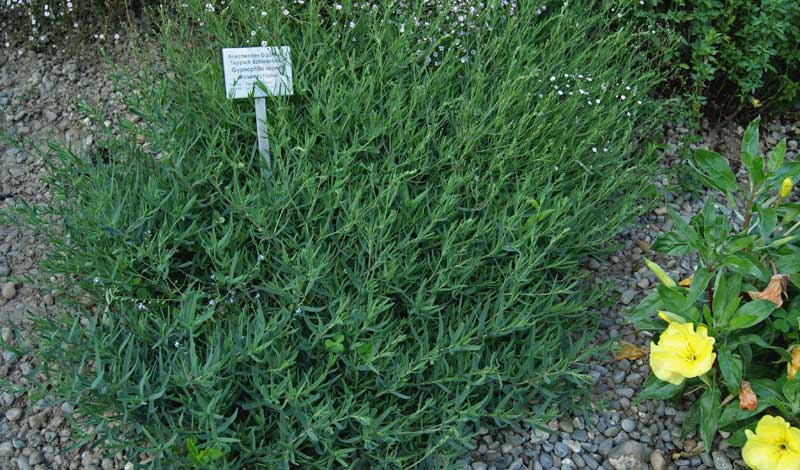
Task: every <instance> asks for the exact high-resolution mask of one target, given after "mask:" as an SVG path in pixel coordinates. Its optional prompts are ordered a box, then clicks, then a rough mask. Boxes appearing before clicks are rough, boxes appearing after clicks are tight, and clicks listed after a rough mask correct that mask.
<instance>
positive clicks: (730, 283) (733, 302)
mask: <svg viewBox="0 0 800 470" xmlns="http://www.w3.org/2000/svg"><path fill="white" fill-rule="evenodd" d="M759 122H760V121H759V120H758V119H756V120H755V121H753V122H752V123H751V124H750V125H749V126H748V128H747V130H746V131H745V133H744V138H743V141H742V151H741V161H742V164H743V166H744V168H745V169H746V170H747V173H748V176H749V178H748V181H747V182H745V183H744V184H740V183H739V182H738V181H737V179H736V177H735V176H734V173H733V171H731V169H730V167H729V165H728V162H727V160H726V159H725V158H724V157H723V156H722V155H720V154H718V153H716V152H712V151H710V150H705V149H698V150H697V153H696V155H695V159H694V161H695V165H696V166H695V167H694V168H695V169H696V170H697V172H698V176H699V177H700V179H701V180H702V181H703V182H705V183H706V184H707V185H708V186H709V187H710V188H714V189H716V190H718V191H720V192H721V193H722V194H723V195H724V196H725V198H726V200H727V201H728V207H725V206H724V205H721V204H718V203H717V202H716V201H714V200H709V201H707V202H706V204H705V206H704V208H703V211H702V212H701V213H700V214H697V215H695V216H694V217H692V219H691V220H690V221H688V222H687V221H686V220H684V219H683V218H682V217H681V216H680V215H679V214H677V213H675V212H674V211H671V210H670V216H671V218H672V220H673V222H674V223H675V229H674V230H673V231H672V232H670V233H667V234H665V235H663V236H662V237H661V238H659V239H658V240H656V242H655V243H654V244H653V249H654V250H656V251H661V252H664V253H667V254H671V255H686V254H688V253H697V254H698V256H699V258H700V265H699V266H698V268H697V269H696V271H695V272H694V274H693V275H692V276H691V277H690V278H688V279H686V280H684V281H683V282H681V283H680V284H679V283H678V282H676V281H675V280H674V279H671V278H670V277H669V276H668V275H667V273H665V272H664V271H663V270H661V268H659V267H658V265H656V264H655V263H653V262H651V261H647V264H648V265H649V267H650V268H651V269H652V270H653V271H654V272H655V273H656V275H657V276H658V278H659V279H660V280H661V285H659V286H658V288H657V289H656V291H655V292H654V293H652V294H651V295H650V296H648V297H647V298H645V299H644V300H643V301H642V303H641V304H640V305H638V306H637V307H635V308H634V309H632V312H631V319H632V320H633V321H634V322H636V324H637V325H638V326H639V327H640V328H643V329H652V330H663V331H662V333H661V335H660V337H659V339H658V341H657V342H654V343H651V345H650V366H651V369H652V371H653V374H652V375H651V376H650V377H649V378H648V379H647V381H646V382H645V388H644V390H643V391H642V393H641V394H640V395H639V397H638V399H639V400H642V399H648V398H656V399H668V398H672V397H677V396H681V395H685V396H688V397H691V398H692V399H694V400H695V401H694V403H693V405H692V407H691V409H690V411H689V414H688V416H687V419H686V420H685V421H684V430H685V431H691V430H694V429H695V428H699V430H700V436H701V437H702V439H703V441H704V443H705V448H706V449H710V448H711V443H712V442H713V439H714V435H715V434H716V432H717V431H718V430H719V429H722V430H725V431H729V432H733V433H735V434H734V435H733V437H732V438H731V440H730V442H731V443H732V444H734V445H739V446H741V445H744V446H745V447H744V449H743V456H744V459H745V461H746V462H747V463H748V465H750V466H751V468H753V469H756V470H760V469H772V468H775V469H778V468H791V465H789V463H788V462H789V461H791V462H796V461H797V459H798V458H800V449H798V448H797V446H796V444H794V443H787V442H786V441H785V439H784V433H788V432H789V431H788V428H789V424H788V423H791V424H794V425H798V424H800V377H797V372H798V370H800V333H798V331H799V330H800V297H798V296H797V288H798V287H800V262H799V261H800V244H798V242H797V241H798V228H800V203H798V202H796V201H792V200H791V199H790V195H791V193H792V189H793V181H796V180H797V178H798V177H799V176H800V162H795V161H793V162H784V153H785V151H786V141H785V140H783V141H781V142H780V143H779V144H778V145H777V146H776V147H775V148H774V149H772V151H770V152H769V153H768V154H767V156H766V157H765V156H764V155H763V154H762V153H761V152H760V151H759V137H758V135H759V130H758V126H759ZM737 195H739V196H741V197H740V198H739V201H743V203H741V202H740V203H737V202H736V201H737V198H736V196H737ZM695 328H696V331H695ZM784 363H786V365H784ZM762 414H765V416H764V417H762V418H761V420H760V421H759V416H761V415H762ZM773 414H778V415H780V418H775V417H772V416H771V415H773ZM784 418H785V419H786V420H787V421H784ZM757 422H758V423H759V424H758V426H757V427H756V423H757ZM753 428H756V433H755V436H756V437H754V435H753V434H752V429H753ZM784 428H785V429H784ZM776 430H778V431H780V432H778V431H776ZM798 432H800V430H797V429H794V430H793V431H792V433H794V434H795V435H796V434H797V433H798ZM770 436H771V437H772V438H773V439H772V441H771V442H768V443H767V444H766V445H762V444H764V443H763V441H764V440H765V439H766V440H767V441H770ZM759 442H761V444H759ZM781 446H783V447H782V448H781ZM770 448H772V451H770ZM773 451H774V452H773ZM783 451H785V452H783ZM789 453H793V456H789V457H787V459H789V460H787V461H783V462H781V461H780V458H781V457H780V456H781V454H789ZM792 465H793V464H792Z"/></svg>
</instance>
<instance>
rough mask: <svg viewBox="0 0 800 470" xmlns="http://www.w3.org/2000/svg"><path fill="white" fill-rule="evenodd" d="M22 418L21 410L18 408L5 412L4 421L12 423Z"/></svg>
mask: <svg viewBox="0 0 800 470" xmlns="http://www.w3.org/2000/svg"><path fill="white" fill-rule="evenodd" d="M21 416H22V410H21V409H19V408H9V409H8V410H6V419H7V420H9V421H11V422H12V423H13V422H14V421H16V420H18V419H19V418H20V417H21Z"/></svg>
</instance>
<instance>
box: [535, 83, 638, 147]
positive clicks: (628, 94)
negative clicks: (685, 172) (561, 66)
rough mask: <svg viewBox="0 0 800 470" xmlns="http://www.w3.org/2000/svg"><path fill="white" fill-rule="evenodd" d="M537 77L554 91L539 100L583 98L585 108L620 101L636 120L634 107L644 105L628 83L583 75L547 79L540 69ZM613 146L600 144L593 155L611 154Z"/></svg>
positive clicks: (539, 94)
mask: <svg viewBox="0 0 800 470" xmlns="http://www.w3.org/2000/svg"><path fill="white" fill-rule="evenodd" d="M534 73H535V74H537V75H542V77H541V78H539V79H537V81H538V82H540V83H542V82H544V83H545V84H547V85H549V87H550V90H551V91H550V92H549V93H543V92H541V93H538V94H537V97H538V98H540V99H543V98H545V97H548V98H555V99H559V100H565V99H572V98H570V97H575V96H578V97H581V98H583V99H582V100H581V107H597V106H601V105H603V104H608V103H609V102H611V101H614V100H616V101H617V102H618V103H622V104H623V106H624V107H625V109H626V111H625V116H627V117H631V116H633V113H632V111H635V110H634V108H633V107H634V106H642V105H643V104H644V103H643V101H642V99H641V98H640V94H639V93H638V92H637V90H636V88H635V87H632V86H630V85H626V84H625V83H619V82H617V83H606V82H598V80H596V79H595V78H593V77H590V76H586V75H583V74H580V73H575V74H570V73H564V74H558V75H555V74H550V75H545V74H542V72H541V71H540V70H538V69H537V70H535V71H534ZM611 90H614V91H613V92H612V91H611ZM610 146H611V143H610V142H605V143H603V144H597V145H594V146H592V147H591V151H592V153H599V152H608V151H609V147H610Z"/></svg>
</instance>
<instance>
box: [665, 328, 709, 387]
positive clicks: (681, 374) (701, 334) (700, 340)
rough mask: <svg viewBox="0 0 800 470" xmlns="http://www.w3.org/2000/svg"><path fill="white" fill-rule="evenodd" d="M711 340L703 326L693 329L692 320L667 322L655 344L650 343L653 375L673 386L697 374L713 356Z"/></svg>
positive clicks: (707, 367) (700, 372)
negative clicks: (689, 321)
mask: <svg viewBox="0 0 800 470" xmlns="http://www.w3.org/2000/svg"><path fill="white" fill-rule="evenodd" d="M714 341H715V340H714V338H713V337H711V336H708V330H707V329H706V327H705V326H702V325H700V326H698V327H697V332H695V331H694V324H692V323H678V322H670V324H669V326H667V329H665V330H664V331H663V332H662V333H661V337H660V338H659V340H658V344H656V343H653V342H652V341H651V342H650V369H651V370H652V371H653V375H655V376H656V377H658V378H659V379H661V380H663V381H664V382H669V383H671V384H674V385H679V384H681V383H683V381H684V380H686V379H689V378H692V377H699V376H701V375H703V374H705V373H706V372H708V371H709V370H710V369H711V366H713V365H714V359H716V358H717V355H716V354H715V353H714Z"/></svg>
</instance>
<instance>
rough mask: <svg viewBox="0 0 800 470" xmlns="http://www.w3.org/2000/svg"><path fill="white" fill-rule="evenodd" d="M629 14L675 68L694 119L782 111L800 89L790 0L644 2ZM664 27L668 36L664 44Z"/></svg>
mask: <svg viewBox="0 0 800 470" xmlns="http://www.w3.org/2000/svg"><path fill="white" fill-rule="evenodd" d="M639 3H640V4H641V6H640V7H639V8H638V9H637V10H636V13H635V15H634V16H635V17H636V18H638V19H639V20H641V21H643V22H644V24H645V25H646V27H647V29H648V30H649V31H651V32H652V33H656V34H651V37H652V38H653V47H654V48H655V49H656V50H657V51H659V54H661V53H663V55H661V57H662V58H663V60H664V62H665V64H666V65H667V66H669V67H672V68H674V70H675V71H676V72H677V73H676V74H675V75H674V80H672V81H671V86H672V87H673V88H674V91H675V92H677V93H678V94H682V95H683V96H684V98H685V99H686V101H687V103H686V104H687V107H688V110H689V111H690V112H693V113H694V115H695V116H699V114H700V111H701V110H706V111H707V110H708V109H709V107H707V105H710V108H711V110H713V111H714V112H716V113H718V115H723V116H729V115H730V114H731V112H736V111H738V110H740V109H742V108H743V109H745V110H748V111H750V112H752V110H753V109H754V108H760V107H762V106H764V107H765V109H766V108H772V109H785V108H786V107H787V106H790V105H793V104H794V103H796V101H797V98H798V92H799V91H800V67H799V66H798V64H800V48H798V47H797V45H798V44H800V3H798V2H797V1H796V0H770V1H763V2H753V1H751V0H732V1H730V0H728V1H722V0H643V1H641V2H639ZM662 30H667V31H668V32H669V33H670V34H669V36H670V37H671V39H670V40H668V41H666V43H665V42H664V38H663V37H662V35H660V34H658V33H659V32H660V31H662Z"/></svg>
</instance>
